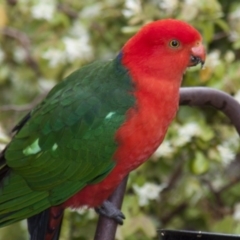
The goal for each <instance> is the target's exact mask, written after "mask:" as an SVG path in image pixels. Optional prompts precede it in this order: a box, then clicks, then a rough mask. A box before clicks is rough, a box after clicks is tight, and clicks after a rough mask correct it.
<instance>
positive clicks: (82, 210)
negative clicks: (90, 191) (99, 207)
mask: <svg viewBox="0 0 240 240" xmlns="http://www.w3.org/2000/svg"><path fill="white" fill-rule="evenodd" d="M71 211H73V212H77V213H78V214H80V215H84V214H86V215H87V218H88V219H90V220H91V219H94V218H95V217H96V212H95V210H94V209H92V208H89V207H88V206H82V207H81V208H77V209H71Z"/></svg>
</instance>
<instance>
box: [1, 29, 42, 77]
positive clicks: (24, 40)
mask: <svg viewBox="0 0 240 240" xmlns="http://www.w3.org/2000/svg"><path fill="white" fill-rule="evenodd" d="M0 34H2V35H5V36H7V37H10V38H13V39H15V40H17V41H18V42H19V43H20V44H21V46H22V47H23V49H24V50H25V54H26V59H25V60H26V62H27V63H28V65H29V66H30V67H31V68H32V69H33V71H34V72H35V73H36V75H37V76H40V75H41V72H40V69H39V66H38V64H37V62H36V60H35V59H34V58H33V57H32V55H31V42H30V39H29V37H28V36H27V35H26V34H25V33H23V32H21V31H19V30H17V29H15V28H11V27H4V28H2V29H0Z"/></svg>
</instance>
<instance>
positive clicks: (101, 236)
mask: <svg viewBox="0 0 240 240" xmlns="http://www.w3.org/2000/svg"><path fill="white" fill-rule="evenodd" d="M127 179H128V176H126V177H125V178H124V180H123V181H122V182H121V183H120V185H119V186H118V187H117V189H116V190H115V192H114V193H113V194H112V196H111V197H110V198H109V200H110V201H111V202H112V203H113V204H114V205H115V206H116V207H117V208H118V209H121V206H122V202H123V197H124V193H125V189H126V186H127ZM116 230H117V223H116V222H115V221H114V220H112V219H110V218H106V217H103V216H100V217H99V221H98V225H97V230H96V233H95V237H94V240H114V239H115V234H116Z"/></svg>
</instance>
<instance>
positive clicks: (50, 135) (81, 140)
mask: <svg viewBox="0 0 240 240" xmlns="http://www.w3.org/2000/svg"><path fill="white" fill-rule="evenodd" d="M120 60H121V57H117V58H116V59H114V60H112V61H109V62H95V63H92V64H90V65H87V66H85V67H83V68H81V69H80V70H78V71H76V72H74V73H72V74H71V75H70V76H69V77H67V78H66V79H65V80H64V81H63V82H61V83H60V84H58V85H57V86H56V87H54V88H53V89H52V90H51V91H50V93H49V94H48V96H47V97H46V99H45V100H44V101H43V102H42V103H41V104H40V105H39V106H37V107H36V108H35V109H34V110H33V111H32V112H31V118H30V119H29V120H28V121H27V123H26V124H25V125H24V126H23V127H22V128H21V130H20V131H19V132H18V133H17V134H16V136H15V137H14V138H13V140H12V142H11V143H10V144H9V146H8V148H7V150H6V152H5V159H6V164H7V165H8V166H9V167H10V172H9V174H7V176H6V177H5V178H4V179H3V180H2V182H1V186H0V226H4V225H7V224H10V223H12V222H15V221H18V220H20V219H22V218H27V217H29V216H32V215H34V214H36V213H38V212H40V211H42V210H44V209H46V208H48V207H50V206H52V205H57V204H60V203H62V202H64V201H65V200H66V199H68V198H69V197H70V196H72V195H74V194H75V193H76V192H78V191H79V190H80V189H82V188H83V187H84V186H86V185H87V184H93V183H97V182H99V181H101V180H102V179H104V178H105V177H106V175H107V174H109V172H110V171H111V170H112V169H113V168H114V166H115V162H114V160H113V159H112V155H113V153H114V152H115V150H116V148H117V146H116V143H115V141H114V135H115V133H116V130H117V129H118V128H119V127H120V126H121V124H122V123H123V122H124V120H125V113H126V111H127V110H128V109H129V108H130V107H132V106H133V105H134V102H135V101H134V97H133V96H132V95H131V94H130V92H132V91H133V86H132V83H131V79H130V77H129V75H128V72H127V70H126V69H125V68H124V67H123V66H122V65H121V63H120Z"/></svg>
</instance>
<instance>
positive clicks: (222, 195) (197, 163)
mask: <svg viewBox="0 0 240 240" xmlns="http://www.w3.org/2000/svg"><path fill="white" fill-rule="evenodd" d="M169 17H171V18H178V19H182V20H185V21H187V22H189V23H191V24H192V25H194V26H195V27H196V28H198V29H199V31H201V33H202V35H203V38H204V41H205V45H206V48H207V51H208V57H207V61H206V66H205V68H204V69H203V70H202V71H199V69H197V70H196V69H195V70H190V71H188V72H187V73H186V74H185V76H184V81H183V85H184V86H206V87H214V88H217V89H220V90H223V91H225V92H228V93H230V94H231V95H233V96H234V97H235V98H236V99H237V100H238V101H240V90H239V89H240V67H239V66H240V2H239V1H238V0H231V1H225V0H201V1H199V0H182V1H180V0H179V1H178V0H142V1H141V0H101V1H97V0H88V1H75V0H62V1H57V0H6V1H4V0H0V147H1V149H2V148H3V147H4V145H5V144H7V143H8V141H9V140H10V138H11V128H12V127H13V126H14V124H16V123H17V121H19V119H20V118H21V117H23V115H24V114H26V112H27V111H29V110H30V109H31V108H32V107H34V106H35V105H36V104H37V103H38V102H39V101H40V100H41V99H42V98H43V97H44V96H45V95H46V93H47V92H48V91H49V90H50V89H51V88H52V87H53V86H54V85H55V84H56V83H57V82H59V81H61V80H62V79H63V78H64V77H65V76H67V75H68V74H69V73H71V72H72V71H74V70H75V69H77V68H79V67H81V66H82V65H84V64H87V63H89V62H91V61H94V60H95V59H109V58H112V57H114V56H115V55H116V53H117V52H118V51H119V50H120V49H121V47H122V46H123V44H124V43H125V42H126V41H127V39H129V38H130V37H131V36H132V35H133V34H134V33H135V32H136V31H137V30H138V29H139V28H140V27H141V26H142V25H144V24H146V23H148V22H150V21H153V20H156V19H162V18H169ZM238 152H239V138H238V135H237V134H236V131H235V130H234V128H233V126H232V125H231V123H230V122H229V120H228V119H227V118H226V117H225V116H223V114H221V113H219V112H217V111H216V110H214V109H210V108H203V109H197V108H190V107H181V108H180V110H179V113H178V116H177V118H176V120H175V121H174V123H173V124H172V125H171V128H170V129H169V131H168V135H167V137H166V139H165V141H164V143H163V144H162V146H161V147H160V148H159V149H158V150H157V151H156V153H155V154H154V155H153V156H152V158H151V159H150V161H148V162H147V163H146V164H144V166H142V167H140V168H139V169H137V170H136V171H135V172H133V173H132V174H131V175H130V179H129V182H128V188H127V193H126V196H125V199H124V204H123V212H124V213H125V215H126V218H127V219H126V221H125V223H124V225H123V226H122V227H119V228H118V232H117V236H116V239H119V240H123V239H126V240H135V239H138V240H141V239H144V240H147V239H157V232H156V229H158V228H170V229H190V230H201V231H216V232H225V233H240V184H239V181H240V176H239V171H240V155H239V154H238ZM96 223H97V215H96V214H95V212H94V211H93V210H86V209H81V210H78V211H71V210H69V211H67V212H66V214H65V219H64V223H63V231H62V236H61V240H70V239H74V240H85V239H93V236H94V231H95V227H96ZM26 229H27V228H26V222H25V221H22V222H20V223H16V224H14V225H12V226H10V227H6V228H3V229H1V230H0V239H10V240H24V239H27V238H28V237H27V231H26Z"/></svg>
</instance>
